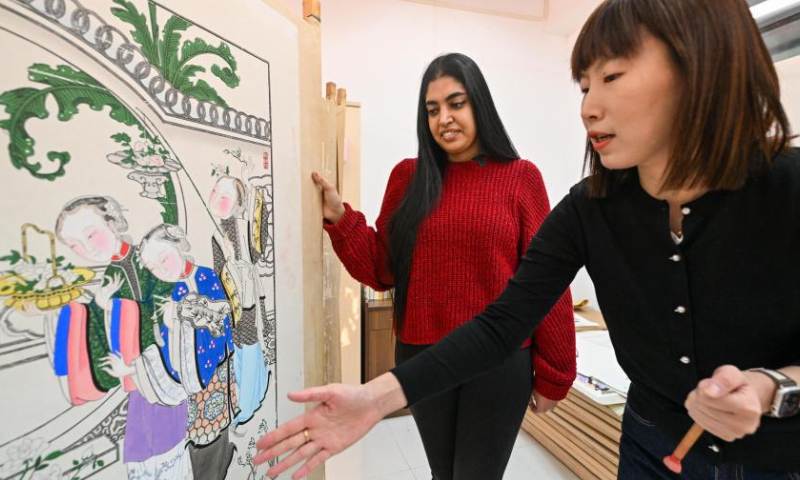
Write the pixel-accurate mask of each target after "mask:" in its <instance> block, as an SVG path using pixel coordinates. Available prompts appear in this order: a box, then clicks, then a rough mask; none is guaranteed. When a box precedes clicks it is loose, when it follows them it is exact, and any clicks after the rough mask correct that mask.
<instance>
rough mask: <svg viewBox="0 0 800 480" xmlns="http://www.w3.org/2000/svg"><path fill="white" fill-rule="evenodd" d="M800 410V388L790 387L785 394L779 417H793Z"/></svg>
mask: <svg viewBox="0 0 800 480" xmlns="http://www.w3.org/2000/svg"><path fill="white" fill-rule="evenodd" d="M798 412H800V388H799V387H795V388H792V389H789V390H788V391H787V392H785V393H784V394H783V401H782V402H781V408H780V411H779V412H778V417H791V416H792V415H797V413H798Z"/></svg>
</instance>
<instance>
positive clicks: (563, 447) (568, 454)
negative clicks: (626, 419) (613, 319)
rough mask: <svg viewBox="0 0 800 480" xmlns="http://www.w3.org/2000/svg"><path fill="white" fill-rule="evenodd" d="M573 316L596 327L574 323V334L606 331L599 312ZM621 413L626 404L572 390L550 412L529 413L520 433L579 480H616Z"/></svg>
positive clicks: (583, 310)
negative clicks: (597, 399) (602, 400)
mask: <svg viewBox="0 0 800 480" xmlns="http://www.w3.org/2000/svg"><path fill="white" fill-rule="evenodd" d="M576 307H577V306H576ZM576 313H580V315H581V316H582V317H584V318H585V319H588V320H590V321H592V322H595V323H596V324H597V325H596V326H593V327H580V326H578V325H577V323H576V330H577V331H579V332H580V331H585V330H597V329H603V330H604V329H605V328H606V324H605V321H603V317H602V315H601V314H600V312H598V311H596V310H593V309H590V308H581V309H580V310H579V309H578V308H576ZM624 409H625V404H616V405H601V404H600V403H597V402H595V401H594V400H592V399H591V398H590V397H588V396H586V395H584V394H583V393H581V392H580V391H578V390H577V389H576V388H574V387H573V388H572V389H570V392H569V395H568V396H567V398H566V399H564V400H563V401H561V402H559V404H558V406H557V407H556V408H555V409H554V410H553V411H551V412H549V413H547V414H545V415H536V414H534V413H533V412H531V411H530V410H528V412H527V413H526V414H525V420H524V421H523V422H522V429H523V430H525V431H526V432H528V434H530V435H531V436H532V437H533V438H534V439H535V440H536V441H537V442H539V443H540V444H541V445H542V446H544V447H545V448H546V449H547V450H549V451H550V453H552V454H553V455H554V456H555V457H556V458H558V459H559V460H560V461H561V462H562V463H563V464H564V465H566V466H567V467H568V468H569V469H570V470H572V471H573V472H574V473H575V475H577V476H578V477H579V478H581V480H616V478H617V469H618V467H619V440H620V436H621V435H622V434H621V429H622V413H623V411H624Z"/></svg>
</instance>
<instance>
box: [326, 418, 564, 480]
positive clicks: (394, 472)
mask: <svg viewBox="0 0 800 480" xmlns="http://www.w3.org/2000/svg"><path fill="white" fill-rule="evenodd" d="M326 470H327V475H326V477H327V478H328V480H431V474H430V470H429V469H428V462H427V460H426V459H425V451H424V450H423V449H422V442H421V440H420V439H419V433H417V427H416V425H415V424H414V421H413V420H412V418H411V417H410V416H405V417H398V418H392V419H389V420H384V421H382V422H381V423H379V424H378V425H376V426H375V428H374V429H372V431H371V432H369V434H367V436H366V437H364V438H363V439H361V441H360V442H358V443H356V444H355V445H353V446H352V447H350V448H349V449H348V450H346V451H345V452H344V453H341V454H340V455H338V456H336V457H334V458H332V459H331V460H329V461H328V463H327V465H326ZM504 479H505V480H578V477H576V476H575V475H574V474H573V473H572V472H570V471H569V470H568V469H567V468H566V467H565V466H564V465H562V464H561V462H559V461H558V460H557V459H556V458H555V457H553V456H552V455H551V454H550V453H549V452H548V451H547V450H545V449H544V448H543V447H542V446H540V445H539V444H538V443H536V441H535V440H533V439H532V438H531V437H530V436H529V435H528V434H527V433H525V432H520V434H519V435H518V436H517V443H516V445H515V446H514V451H513V453H512V454H511V460H510V461H509V463H508V468H507V469H506V474H505V477H504Z"/></svg>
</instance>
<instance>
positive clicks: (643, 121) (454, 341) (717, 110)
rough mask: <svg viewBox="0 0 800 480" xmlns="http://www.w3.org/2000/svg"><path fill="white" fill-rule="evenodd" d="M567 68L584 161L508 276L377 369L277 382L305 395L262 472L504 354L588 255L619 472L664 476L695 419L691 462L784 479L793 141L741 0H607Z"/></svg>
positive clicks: (702, 468)
mask: <svg viewBox="0 0 800 480" xmlns="http://www.w3.org/2000/svg"><path fill="white" fill-rule="evenodd" d="M572 71H573V75H574V78H575V80H576V81H577V82H579V83H580V85H581V89H582V91H583V93H584V99H583V103H582V107H581V116H582V119H583V122H584V125H585V127H586V130H587V136H588V140H587V164H588V167H589V173H590V175H589V176H588V177H587V178H586V179H584V181H582V182H581V183H579V184H578V185H576V186H575V187H573V188H572V189H571V190H570V192H569V194H568V195H567V196H566V197H565V198H564V199H563V200H562V201H561V203H560V204H559V205H557V206H556V207H555V208H554V209H553V211H552V213H551V214H550V215H549V216H548V218H547V219H546V220H545V222H544V224H543V225H542V227H541V228H540V230H539V231H538V233H537V235H536V237H535V238H534V239H533V241H532V242H531V244H530V246H529V249H528V251H527V253H526V255H525V257H524V258H523V261H522V264H521V265H520V267H519V269H518V270H517V272H516V273H515V275H514V277H513V278H512V279H511V280H510V281H509V284H508V286H507V287H506V290H505V291H504V292H503V293H502V294H501V295H500V297H499V298H498V299H497V300H496V301H495V302H494V303H493V304H492V305H490V306H489V307H487V309H486V310H485V311H484V312H483V313H482V314H480V315H478V316H477V317H475V318H474V319H473V320H472V321H470V322H467V323H466V324H465V325H464V326H462V327H461V328H459V329H457V330H455V331H454V332H453V333H451V334H450V335H448V336H447V337H446V338H445V339H444V340H442V341H441V342H439V343H438V344H436V345H435V346H433V347H432V348H430V349H428V350H426V352H425V353H424V354H422V355H419V356H418V357H415V358H414V359H413V360H412V361H409V362H407V363H405V364H403V365H401V366H399V367H397V368H396V369H394V370H393V371H392V372H391V373H388V374H386V375H384V376H381V377H379V378H377V379H375V380H373V381H372V382H370V383H368V384H366V385H363V386H345V385H330V386H326V387H320V388H314V389H309V390H306V391H304V392H300V393H297V394H292V395H291V396H290V398H291V399H292V400H294V401H299V402H308V401H316V402H322V403H321V404H320V405H318V406H317V407H316V408H314V409H312V410H311V411H309V412H308V413H306V414H305V415H303V416H301V417H298V418H297V419H295V420H292V421H290V422H288V423H286V424H285V425H283V426H282V427H281V428H279V429H278V430H276V431H275V432H272V433H271V434H269V435H267V436H265V437H264V438H262V439H261V440H260V441H259V443H258V447H259V449H262V450H263V449H266V450H265V451H263V452H261V453H260V454H259V455H258V456H257V457H256V462H257V463H260V462H263V461H266V459H268V458H272V457H274V456H276V455H280V454H282V453H284V452H287V451H291V450H294V453H292V454H291V455H290V456H288V457H287V458H285V459H284V460H283V461H282V462H280V463H279V464H278V465H277V466H275V467H273V468H272V469H271V470H270V472H269V473H270V474H272V475H274V474H277V473H279V472H281V471H283V470H284V469H286V468H288V467H289V466H292V465H294V464H296V463H298V462H299V461H301V460H303V459H306V458H307V459H308V461H307V462H306V464H305V465H304V466H303V467H302V468H301V469H300V470H298V471H297V472H296V473H295V475H294V478H299V477H300V476H303V475H305V474H307V473H308V472H309V471H310V469H311V468H314V467H315V466H316V465H318V464H319V463H321V462H323V461H324V460H326V459H327V458H329V457H330V456H331V455H333V454H336V453H338V452H339V451H341V450H343V449H344V448H346V447H347V446H349V445H350V444H352V443H353V442H355V441H356V440H357V439H358V438H360V437H361V436H362V435H364V434H365V433H366V432H367V431H368V430H369V429H370V428H371V427H372V426H373V425H374V423H376V422H377V421H378V420H379V419H380V418H382V417H383V416H384V415H386V414H388V413H390V412H391V411H393V410H394V409H397V408H400V407H403V406H404V405H406V404H414V403H415V402H417V401H419V400H420V399H422V398H427V397H430V396H432V395H435V394H437V393H440V392H442V391H445V390H447V389H449V388H452V387H454V386H455V385H458V384H460V383H462V382H464V381H466V380H468V379H470V378H472V377H474V376H475V375H477V374H479V373H481V372H482V371H485V370H487V369H489V368H492V367H494V366H496V365H499V364H501V363H502V361H503V360H504V359H505V358H506V357H507V356H508V355H509V354H510V353H511V352H513V350H514V348H515V346H516V345H518V344H519V342H520V341H521V339H524V338H526V337H527V336H529V335H530V333H531V330H533V329H534V328H535V327H536V326H537V325H538V323H539V322H540V321H541V319H542V318H543V317H544V316H545V315H546V314H547V312H548V311H549V310H550V308H551V306H552V305H553V304H554V303H555V301H556V300H557V299H558V297H559V295H560V294H561V293H562V292H563V291H564V289H565V288H567V286H568V285H569V284H570V282H571V281H572V280H573V278H574V276H575V274H576V273H577V271H578V270H579V269H580V268H581V267H582V266H586V268H587V271H588V272H589V275H590V276H591V277H592V280H593V282H594V285H595V288H596V290H597V297H598V300H599V303H600V307H601V309H602V311H603V314H604V316H605V319H606V323H607V324H608V328H609V333H610V335H611V339H612V342H613V344H614V348H615V351H616V353H617V357H618V360H619V363H620V365H621V366H622V368H623V369H624V370H625V372H626V373H627V375H628V376H629V377H630V379H631V382H632V383H631V387H630V391H629V396H628V402H627V408H626V413H625V417H624V419H623V436H622V441H621V446H620V450H621V451H620V468H619V478H622V479H629V478H630V479H643V478H663V479H668V478H675V477H674V476H672V474H671V473H670V472H669V471H668V470H667V469H666V467H664V466H663V465H662V464H661V459H662V458H663V457H664V456H665V455H668V454H670V453H671V451H672V449H673V448H674V447H675V445H676V444H677V443H678V441H679V440H680V437H681V435H682V434H683V433H684V432H685V431H686V429H688V428H689V426H690V425H691V423H692V421H695V422H697V423H698V424H699V425H700V426H702V427H703V428H705V430H706V432H707V433H706V434H705V435H704V438H702V439H701V440H700V442H699V443H698V445H696V446H695V447H694V449H693V450H692V451H691V452H690V454H689V456H687V458H686V459H685V460H684V475H685V476H688V478H696V479H712V478H714V479H717V478H741V477H742V476H743V477H744V478H747V479H759V480H762V479H768V478H769V479H773V478H774V479H778V478H789V479H793V478H800V476H799V475H798V474H797V473H792V472H800V453H798V452H800V416H790V414H791V413H793V411H795V410H796V409H797V399H796V396H794V397H793V396H792V395H793V392H794V390H793V388H792V383H794V382H797V381H798V380H800V298H799V297H800V296H798V292H800V248H799V247H798V246H800V153H799V152H798V151H797V150H794V149H791V148H789V147H788V143H789V141H790V130H789V124H788V121H787V119H786V115H785V113H784V110H783V108H782V106H781V104H780V93H779V87H778V80H777V75H776V73H775V69H774V67H773V65H772V62H771V59H770V56H769V53H768V51H767V49H766V47H765V45H764V43H763V41H762V39H761V36H760V34H759V32H758V28H757V26H756V23H755V21H754V20H753V18H752V17H751V15H750V12H749V9H748V7H747V4H746V2H745V1H744V0H714V1H708V0H607V1H606V2H604V3H603V4H601V5H600V6H599V7H598V8H597V10H596V11H595V12H594V13H593V14H592V16H591V17H590V18H589V20H588V21H587V23H586V25H584V27H583V29H582V31H581V34H580V36H579V37H578V40H577V43H576V45H575V49H574V51H573V56H572ZM754 368H758V369H768V370H767V371H764V370H759V371H753V370H752V369H754ZM774 378H782V381H781V382H780V383H781V386H780V388H779V386H778V383H779V382H777V381H776V380H774ZM773 407H774V408H775V409H776V411H777V412H778V415H777V416H778V417H782V418H775V417H774V416H773V417H771V416H764V414H767V413H769V412H770V411H771V410H772V409H773Z"/></svg>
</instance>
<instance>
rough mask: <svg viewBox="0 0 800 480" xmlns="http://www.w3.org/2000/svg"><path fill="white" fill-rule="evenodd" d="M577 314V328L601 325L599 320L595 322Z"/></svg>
mask: <svg viewBox="0 0 800 480" xmlns="http://www.w3.org/2000/svg"><path fill="white" fill-rule="evenodd" d="M574 315H575V328H582V327H599V326H600V325H598V324H597V322H593V321H591V320H589V319H588V318H586V317H584V316H581V315H579V314H577V313H575V314H574Z"/></svg>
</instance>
